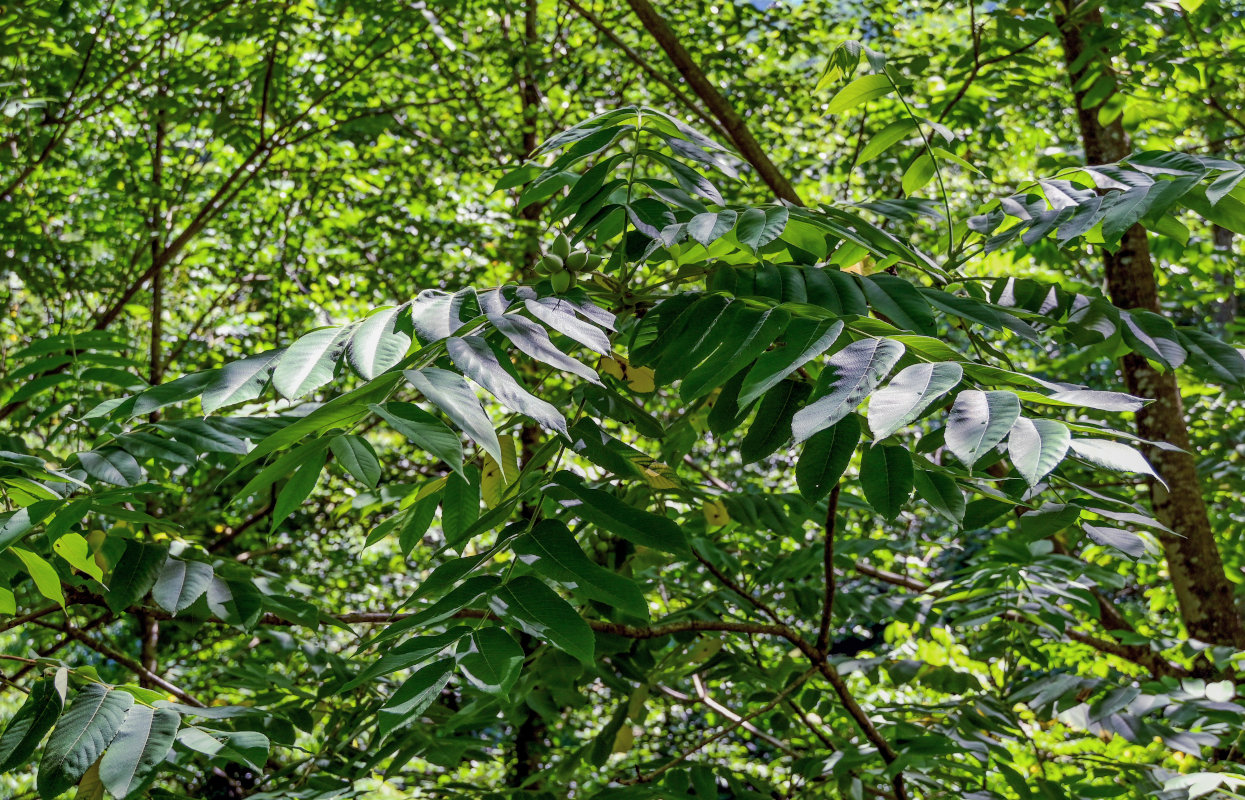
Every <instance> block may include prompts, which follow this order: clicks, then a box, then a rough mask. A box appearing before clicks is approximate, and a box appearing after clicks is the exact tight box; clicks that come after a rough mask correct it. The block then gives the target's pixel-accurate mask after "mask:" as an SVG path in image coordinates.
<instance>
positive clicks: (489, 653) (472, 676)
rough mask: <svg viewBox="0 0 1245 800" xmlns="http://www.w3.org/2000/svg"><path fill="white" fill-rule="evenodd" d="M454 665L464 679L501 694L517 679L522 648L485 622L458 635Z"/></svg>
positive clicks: (481, 688) (509, 688)
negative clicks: (461, 636) (456, 665)
mask: <svg viewBox="0 0 1245 800" xmlns="http://www.w3.org/2000/svg"><path fill="white" fill-rule="evenodd" d="M457 658H458V666H459V667H460V668H461V669H462V671H463V674H464V675H465V676H466V677H467V680H469V681H471V683H472V684H473V685H475V686H476V687H477V688H479V689H480V690H481V691H484V692H487V693H489V694H497V695H503V696H504V695H505V694H506V693H507V692H509V691H510V690H511V689H512V688H513V687H514V684H515V681H517V680H518V679H519V669H520V668H521V667H522V666H523V648H522V647H519V643H518V642H516V641H515V640H514V637H513V636H511V635H510V634H509V633H506V631H505V630H503V629H502V628H499V627H496V626H488V627H484V628H481V629H479V630H477V631H472V633H471V635H470V636H468V637H466V638H464V639H462V640H461V641H460V642H459V646H458V654H457Z"/></svg>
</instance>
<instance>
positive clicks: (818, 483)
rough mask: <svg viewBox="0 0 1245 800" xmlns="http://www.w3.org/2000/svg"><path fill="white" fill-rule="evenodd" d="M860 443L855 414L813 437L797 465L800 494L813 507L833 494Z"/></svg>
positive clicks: (806, 445) (796, 476)
mask: <svg viewBox="0 0 1245 800" xmlns="http://www.w3.org/2000/svg"><path fill="white" fill-rule="evenodd" d="M859 443H860V421H859V419H858V418H857V417H856V415H855V414H848V415H847V416H846V417H844V418H843V419H841V420H839V421H838V422H837V423H835V424H834V425H833V426H831V427H830V428H827V429H826V430H824V431H818V432H817V433H815V434H813V435H812V436H810V437H809V439H808V441H807V442H806V443H805V445H804V450H803V452H802V453H800V460H799V461H798V462H796V465H795V480H796V485H798V486H799V487H800V494H802V495H804V497H805V498H806V499H807V500H808V501H809V502H811V503H815V502H817V501H818V500H820V499H821V498H823V497H825V496H826V495H828V494H830V490H831V489H833V488H834V485H835V484H836V483H838V482H839V478H841V477H843V473H844V472H845V471H846V470H847V465H848V464H850V463H851V461H852V454H854V453H855V452H856V445H858V444H859Z"/></svg>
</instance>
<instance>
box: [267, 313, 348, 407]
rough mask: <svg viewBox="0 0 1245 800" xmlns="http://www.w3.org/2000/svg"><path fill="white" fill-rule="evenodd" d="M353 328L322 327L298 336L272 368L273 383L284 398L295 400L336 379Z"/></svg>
mask: <svg viewBox="0 0 1245 800" xmlns="http://www.w3.org/2000/svg"><path fill="white" fill-rule="evenodd" d="M350 331H351V329H350V328H348V327H346V328H340V327H332V328H321V329H320V330H316V331H312V332H311V333H308V334H305V335H303V336H301V337H299V338H298V340H297V341H296V342H294V344H292V345H290V346H289V347H288V348H286V351H285V354H284V355H282V356H281V359H280V360H279V361H277V365H276V367H274V368H273V370H272V386H273V388H274V389H276V390H277V392H279V393H280V394H281V396H282V397H287V398H290V399H295V398H298V397H302V396H303V395H305V394H308V393H310V392H314V391H315V390H316V389H318V388H320V387H321V386H323V385H324V384H326V383H328V382H329V381H330V380H332V378H333V373H334V372H335V371H336V369H337V363H338V360H339V359H340V358H341V355H342V352H343V351H344V350H345V349H346V340H347V338H348V337H349V335H350Z"/></svg>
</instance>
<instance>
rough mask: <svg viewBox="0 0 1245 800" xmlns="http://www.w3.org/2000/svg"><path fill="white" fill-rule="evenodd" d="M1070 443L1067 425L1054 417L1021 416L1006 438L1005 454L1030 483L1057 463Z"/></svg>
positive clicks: (1065, 452) (1033, 484)
mask: <svg viewBox="0 0 1245 800" xmlns="http://www.w3.org/2000/svg"><path fill="white" fill-rule="evenodd" d="M1071 442H1072V433H1071V431H1069V430H1068V426H1067V425H1064V424H1063V423H1062V422H1058V421H1056V420H1053V419H1028V418H1027V417H1020V418H1019V419H1017V420H1016V423H1015V424H1014V425H1013V426H1012V429H1011V433H1010V435H1009V436H1008V437H1007V454H1008V456H1010V457H1011V460H1012V464H1014V465H1015V466H1016V471H1017V472H1019V473H1020V476H1021V477H1022V478H1024V479H1025V482H1026V483H1028V484H1029V485H1030V486H1036V485H1037V483H1038V481H1040V480H1042V478H1044V477H1046V475H1047V473H1049V472H1050V471H1051V470H1053V469H1054V468H1055V467H1057V466H1059V462H1060V461H1063V457H1064V456H1065V455H1066V454H1067V452H1068V445H1069V444H1070V443H1071Z"/></svg>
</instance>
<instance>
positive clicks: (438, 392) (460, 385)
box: [402, 367, 504, 464]
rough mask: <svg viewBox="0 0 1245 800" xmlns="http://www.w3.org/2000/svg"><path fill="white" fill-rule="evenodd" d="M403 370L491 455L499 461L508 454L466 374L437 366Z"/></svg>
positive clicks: (410, 380) (429, 399)
mask: <svg viewBox="0 0 1245 800" xmlns="http://www.w3.org/2000/svg"><path fill="white" fill-rule="evenodd" d="M402 374H403V375H405V376H406V379H407V381H409V382H410V384H411V385H412V386H414V387H415V388H416V389H417V390H419V392H420V393H421V394H423V395H424V397H426V398H428V401H429V402H430V403H432V404H433V405H434V406H436V407H437V408H439V409H441V410H442V411H443V412H445V415H446V416H447V417H449V418H450V419H451V420H452V421H453V422H454V424H455V425H457V426H458V427H459V428H461V429H462V430H463V431H464V432H465V433H466V434H467V435H468V436H470V437H471V438H472V439H474V440H475V442H476V444H478V445H480V447H482V448H484V452H486V453H488V454H489V455H491V456H492V457H493V459H494V460H495V461H496V462H497V463H499V464H500V463H502V461H503V460H504V457H503V455H502V452H501V443H500V442H499V441H498V440H497V431H496V430H494V429H493V423H492V421H491V420H490V419H489V418H488V415H487V414H485V413H484V408H483V407H481V405H480V398H478V397H476V393H475V392H474V391H472V390H471V386H469V385H468V384H467V381H465V380H464V379H463V378H462V376H460V375H455V374H454V373H453V372H449V371H447V370H443V369H438V368H436V367H425V368H424V369H421V370H411V369H408V370H407V371H406V372H404V373H402Z"/></svg>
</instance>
